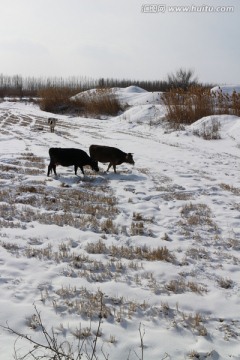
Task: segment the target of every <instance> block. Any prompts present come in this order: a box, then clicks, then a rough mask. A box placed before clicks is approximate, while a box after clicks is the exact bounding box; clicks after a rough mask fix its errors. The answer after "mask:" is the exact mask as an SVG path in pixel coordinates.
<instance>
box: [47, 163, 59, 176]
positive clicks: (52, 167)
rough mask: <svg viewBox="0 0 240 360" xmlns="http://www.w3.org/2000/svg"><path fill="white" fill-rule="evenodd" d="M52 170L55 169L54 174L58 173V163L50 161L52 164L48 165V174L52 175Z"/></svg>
mask: <svg viewBox="0 0 240 360" xmlns="http://www.w3.org/2000/svg"><path fill="white" fill-rule="evenodd" d="M52 170H53V171H54V174H55V175H57V174H56V165H54V164H53V163H52V162H50V164H49V165H48V173H47V176H49V175H50V173H51V172H52Z"/></svg>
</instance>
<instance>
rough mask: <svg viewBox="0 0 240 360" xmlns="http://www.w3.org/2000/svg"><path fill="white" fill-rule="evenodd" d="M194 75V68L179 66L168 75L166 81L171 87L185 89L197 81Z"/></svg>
mask: <svg viewBox="0 0 240 360" xmlns="http://www.w3.org/2000/svg"><path fill="white" fill-rule="evenodd" d="M193 76H194V70H191V69H189V70H186V69H183V68H180V69H178V70H177V71H176V73H175V74H169V75H168V83H169V85H170V87H171V88H181V89H183V90H187V89H188V88H189V87H190V86H192V85H196V84H197V83H198V79H197V77H195V78H194V77H193Z"/></svg>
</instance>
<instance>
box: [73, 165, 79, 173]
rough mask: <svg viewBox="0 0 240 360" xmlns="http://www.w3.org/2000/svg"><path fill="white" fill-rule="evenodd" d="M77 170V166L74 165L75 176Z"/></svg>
mask: <svg viewBox="0 0 240 360" xmlns="http://www.w3.org/2000/svg"><path fill="white" fill-rule="evenodd" d="M77 169H78V166H77V165H74V171H75V175H77Z"/></svg>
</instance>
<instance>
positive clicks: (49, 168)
mask: <svg viewBox="0 0 240 360" xmlns="http://www.w3.org/2000/svg"><path fill="white" fill-rule="evenodd" d="M50 172H52V166H51V163H50V164H49V165H48V173H47V176H49V175H50Z"/></svg>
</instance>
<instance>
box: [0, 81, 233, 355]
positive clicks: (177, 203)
mask: <svg viewBox="0 0 240 360" xmlns="http://www.w3.org/2000/svg"><path fill="white" fill-rule="evenodd" d="M115 91H116V93H117V95H118V96H119V98H120V100H121V101H122V102H123V103H127V104H128V105H129V108H128V109H127V110H126V111H125V112H124V113H123V114H121V115H119V116H117V117H114V118H108V119H105V120H99V119H89V118H82V117H70V116H66V115H59V116H58V122H57V125H56V129H55V133H50V130H49V127H48V125H47V119H48V117H50V116H51V114H49V113H46V112H43V111H41V110H40V109H39V108H38V107H37V106H36V105H30V104H25V103H20V102H15V103H13V102H8V101H5V102H2V103H1V104H0V119H1V122H0V129H1V130H0V132H1V137H0V226H1V230H0V247H1V252H0V264H1V273H0V287H1V299H0V319H1V320H0V325H3V326H6V323H7V324H8V325H9V326H10V327H11V328H13V329H14V330H16V331H17V332H19V333H23V334H29V335H30V336H31V337H32V338H34V339H35V340H39V341H41V340H42V336H41V332H40V330H39V328H38V327H37V326H34V317H33V314H34V312H35V310H34V305H35V306H36V307H37V309H38V310H39V311H40V313H41V318H42V321H43V324H44V325H45V326H46V328H47V329H48V330H49V331H50V332H51V328H52V327H53V329H55V330H56V331H57V333H58V334H59V337H60V339H61V338H62V339H63V340H68V341H70V343H72V342H74V341H76V338H75V337H74V335H73V332H74V331H75V330H76V328H78V329H79V328H82V329H84V328H87V327H91V332H92V337H90V338H89V340H88V341H87V342H86V344H88V345H87V346H90V348H91V343H90V341H92V340H93V339H94V331H95V332H96V329H97V325H98V321H99V318H98V313H99V312H98V310H97V302H96V300H94V299H96V298H97V294H98V291H101V292H102V293H103V303H104V305H105V306H106V309H107V310H106V311H108V313H107V315H106V317H104V318H103V320H102V325H101V331H102V335H101V336H100V337H99V338H98V341H97V349H98V357H99V359H103V358H104V356H103V354H102V353H101V348H102V349H103V350H104V352H105V354H109V359H114V360H124V359H127V358H129V359H136V358H141V350H142V349H141V347H140V334H139V330H140V331H141V332H142V334H143V343H144V348H143V351H144V359H151V360H159V359H174V360H182V359H188V358H194V357H193V353H194V352H195V354H196V358H198V359H213V360H216V359H218V360H226V359H230V358H231V359H240V347H239V336H240V316H239V304H240V296H239V295H240V292H239V291H240V283H239V270H240V263H239V249H240V243H239V241H240V207H239V196H240V186H239V160H240V140H239V136H240V118H238V117H236V116H230V115H219V116H209V117H205V118H203V119H200V120H199V121H197V122H196V123H194V124H193V125H191V126H186V127H185V129H183V130H181V131H169V129H168V128H167V127H166V124H165V122H164V113H165V110H164V107H163V105H161V101H160V94H159V93H149V92H146V91H144V90H141V89H140V88H137V87H129V88H126V89H116V90H115ZM213 121H217V122H218V123H219V124H220V134H221V138H220V139H219V140H204V139H203V138H202V137H199V136H196V135H194V134H195V133H196V131H197V130H198V131H200V130H201V129H202V127H203V126H208V125H209V124H211V123H212V122H213ZM204 124H205V125H204ZM91 144H104V145H109V146H116V147H118V148H120V149H122V150H123V151H125V152H130V153H133V157H134V160H135V165H134V166H132V165H130V164H122V165H119V166H117V174H114V172H113V170H112V169H110V171H109V172H108V173H106V172H105V170H106V168H107V164H99V167H100V172H99V173H95V172H93V171H92V170H91V169H90V168H89V169H88V168H86V174H85V176H84V177H83V176H82V174H80V170H79V176H75V175H74V171H73V168H72V167H69V168H64V167H61V166H58V167H57V173H58V176H57V177H55V176H53V175H52V176H50V177H47V176H46V174H47V166H48V163H49V155H48V149H49V147H52V146H53V147H77V148H80V149H83V150H85V151H86V152H88V148H89V146H90V145H91ZM89 199H90V200H89ZM91 205H92V206H93V208H92V207H91ZM91 213H92V214H93V215H91ZM108 218H109V219H110V220H111V221H112V223H111V221H110V222H109V223H108V226H107V225H105V226H103V223H104V221H105V222H106V220H107V219H108ZM98 244H99V248H101V247H102V248H103V251H100V250H99V251H95V252H93V251H90V250H89V249H90V248H91V247H94V245H95V249H96V248H97V245H98ZM104 246H105V248H104ZM136 247H139V248H142V249H145V251H147V250H154V249H157V248H158V247H159V248H166V249H167V250H168V251H169V254H171V256H172V258H171V259H169V261H164V260H153V259H152V260H147V259H146V258H139V257H138V255H137V252H136ZM111 249H117V250H116V252H115V253H111ZM121 249H125V251H127V250H126V249H128V251H129V252H130V251H131V250H132V254H133V257H132V258H129V259H128V258H127V257H126V256H125V255H124V254H122V253H121V251H122V250H121ZM194 289H195V290H194ZM64 292H65V295H64ZM91 296H92V297H91ZM86 309H88V310H89V309H90V310H89V312H88V313H87V310H86ZM84 310H86V312H84ZM90 313H91V314H92V315H91V316H90V315H89V314H90ZM198 320H199V321H198ZM15 340H16V336H14V335H11V334H10V333H8V332H6V331H5V330H4V329H3V328H0V346H1V358H2V359H4V360H7V359H11V358H13V353H14V343H15ZM16 348H17V349H21V354H22V355H23V354H26V352H27V349H29V348H30V345H29V344H27V343H26V342H24V341H23V340H20V339H19V340H18V341H17V344H16ZM83 358H84V357H83Z"/></svg>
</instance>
